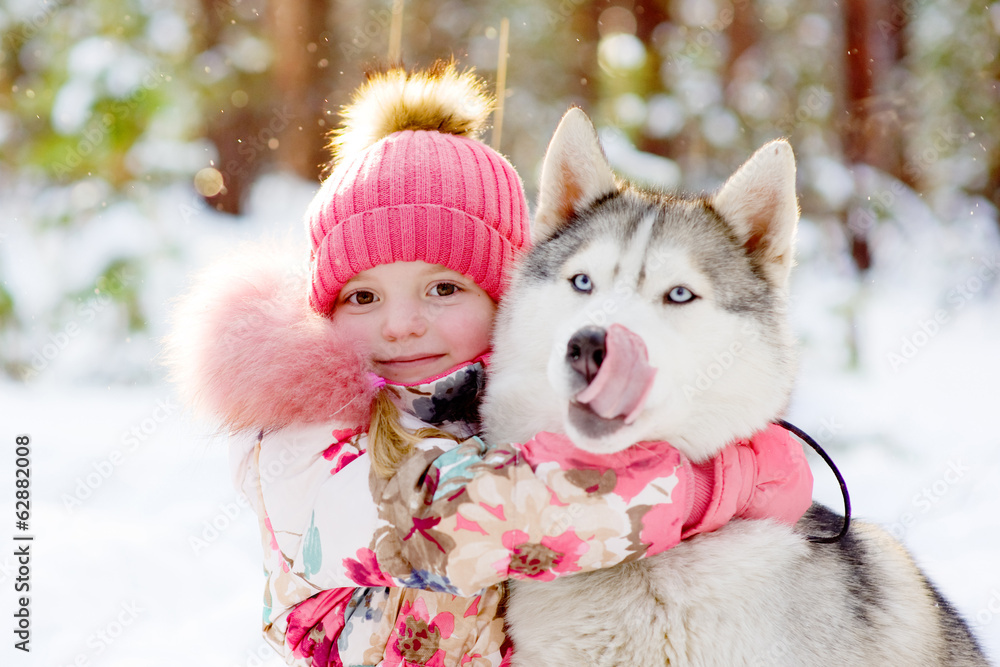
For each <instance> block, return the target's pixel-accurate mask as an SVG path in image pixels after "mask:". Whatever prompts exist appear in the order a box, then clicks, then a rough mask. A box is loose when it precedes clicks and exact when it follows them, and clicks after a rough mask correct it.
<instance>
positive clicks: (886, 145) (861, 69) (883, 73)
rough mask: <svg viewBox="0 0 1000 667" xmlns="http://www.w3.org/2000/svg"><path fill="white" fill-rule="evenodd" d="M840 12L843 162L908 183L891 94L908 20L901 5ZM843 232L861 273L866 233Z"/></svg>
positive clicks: (893, 2) (897, 99)
mask: <svg viewBox="0 0 1000 667" xmlns="http://www.w3.org/2000/svg"><path fill="white" fill-rule="evenodd" d="M843 7H844V30H845V35H844V38H845V47H846V48H845V54H846V56H845V62H844V73H845V90H844V94H845V104H844V107H845V110H846V112H847V120H846V122H845V123H844V125H843V126H842V131H841V138H842V143H843V148H844V156H845V158H846V159H847V161H848V162H849V163H851V164H859V163H863V164H868V165H871V166H873V167H876V168H878V169H880V170H882V171H884V172H886V173H888V174H891V175H893V176H894V177H896V178H898V179H900V180H903V181H905V182H909V181H911V180H912V179H913V175H912V174H908V173H906V171H905V170H904V168H903V167H904V161H905V146H904V144H903V141H904V136H905V133H904V132H903V113H904V110H905V108H906V101H905V100H904V99H902V96H901V95H899V94H898V93H897V92H894V88H895V86H894V81H893V79H894V75H895V72H896V69H897V65H898V64H899V62H900V61H901V60H902V58H903V56H904V41H903V37H904V31H905V29H906V26H907V23H908V21H909V16H908V14H907V13H906V11H905V9H904V4H903V3H902V2H901V0H845V1H844V5H843ZM910 184H911V185H913V183H910ZM848 216H850V213H848ZM867 219H872V216H871V215H869V216H867ZM845 222H846V220H845ZM848 230H849V234H850V239H851V251H852V256H853V257H854V262H855V264H856V265H857V267H858V268H859V269H861V270H862V271H863V270H866V269H867V268H868V267H869V266H870V265H871V252H870V248H869V246H868V234H867V231H868V230H867V227H865V226H859V225H854V226H853V227H850V226H849V227H848Z"/></svg>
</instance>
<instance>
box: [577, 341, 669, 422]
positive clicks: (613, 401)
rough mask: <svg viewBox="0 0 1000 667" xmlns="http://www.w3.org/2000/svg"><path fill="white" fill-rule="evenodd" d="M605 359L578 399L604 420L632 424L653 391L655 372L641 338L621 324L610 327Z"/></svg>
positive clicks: (605, 343)
mask: <svg viewBox="0 0 1000 667" xmlns="http://www.w3.org/2000/svg"><path fill="white" fill-rule="evenodd" d="M604 347H605V356H604V361H603V362H602V363H601V368H600V369H599V370H598V371H597V376H596V377H594V380H593V381H592V382H591V383H590V384H589V385H587V388H586V389H584V390H583V391H581V392H580V393H579V394H577V395H576V401H577V402H578V403H584V404H586V405H587V406H588V407H589V408H590V409H591V410H593V411H594V412H595V413H597V415H599V416H600V417H603V418H604V419H614V418H616V417H624V418H625V423H626V424H631V423H632V422H633V421H634V420H635V418H636V417H638V416H639V411H640V410H642V406H643V404H644V403H645V402H646V397H647V396H648V395H649V391H650V389H652V387H653V377H654V376H655V375H656V369H655V368H653V367H652V366H650V365H649V356H648V354H647V353H646V344H645V343H644V342H643V340H642V338H641V337H640V336H639V335H638V334H635V333H633V332H632V331H630V330H628V329H626V328H625V327H623V326H622V325H620V324H612V325H611V326H610V327H608V333H607V336H606V337H605V342H604Z"/></svg>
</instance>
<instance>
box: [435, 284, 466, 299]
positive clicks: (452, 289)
mask: <svg viewBox="0 0 1000 667" xmlns="http://www.w3.org/2000/svg"><path fill="white" fill-rule="evenodd" d="M460 289H461V288H460V287H459V286H458V285H456V284H455V283H438V284H437V285H434V286H433V287H431V294H433V295H434V296H451V295H452V294H455V293H456V292H458V291H459V290H460Z"/></svg>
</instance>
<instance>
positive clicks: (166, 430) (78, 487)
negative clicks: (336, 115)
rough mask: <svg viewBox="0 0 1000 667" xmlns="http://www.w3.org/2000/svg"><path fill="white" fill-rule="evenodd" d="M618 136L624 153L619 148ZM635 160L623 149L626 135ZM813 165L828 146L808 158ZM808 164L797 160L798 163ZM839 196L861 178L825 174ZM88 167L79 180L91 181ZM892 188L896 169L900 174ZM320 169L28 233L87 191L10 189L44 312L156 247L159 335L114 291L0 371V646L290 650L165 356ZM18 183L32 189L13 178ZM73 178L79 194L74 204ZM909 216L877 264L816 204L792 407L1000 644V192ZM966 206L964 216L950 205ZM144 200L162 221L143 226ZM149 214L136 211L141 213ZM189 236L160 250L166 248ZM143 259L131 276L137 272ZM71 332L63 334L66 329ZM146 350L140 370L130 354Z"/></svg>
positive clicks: (7, 213)
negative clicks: (27, 456) (113, 296)
mask: <svg viewBox="0 0 1000 667" xmlns="http://www.w3.org/2000/svg"><path fill="white" fill-rule="evenodd" d="M612 153H614V151H612ZM613 157H614V159H615V160H616V161H617V162H618V163H619V166H621V167H624V168H626V169H627V168H628V165H627V164H622V161H623V160H625V161H627V160H628V159H629V158H628V155H627V154H624V155H617V154H616V155H614V156H613ZM812 167H815V165H813V166H812ZM810 168H811V166H810V165H800V173H802V174H806V173H808V172H809V170H810ZM823 182H824V183H825V184H826V186H825V187H827V188H828V189H829V190H831V192H830V193H829V194H830V196H836V192H835V191H836V190H837V188H840V189H842V190H849V189H850V187H851V184H850V175H849V174H848V173H846V172H843V173H840V172H836V171H835V172H834V173H832V174H830V173H827V174H826V177H825V178H824V179H823ZM75 187H77V188H86V187H87V184H86V183H83V184H80V185H77V186H75ZM887 187H888V185H887ZM314 191H315V186H314V185H312V184H310V183H306V182H303V181H299V180H296V179H294V178H290V177H285V176H280V175H271V176H269V177H267V178H264V179H262V180H261V181H259V183H258V184H257V185H256V187H255V189H254V192H253V196H252V198H251V201H250V205H249V207H248V213H247V214H246V215H245V216H243V220H241V221H240V222H239V223H236V222H234V221H233V220H232V219H231V218H227V217H225V216H221V215H219V214H216V213H214V212H212V211H210V210H208V209H206V208H205V207H204V206H202V205H199V204H198V203H197V202H198V199H197V197H195V195H194V194H193V192H192V191H190V190H189V189H187V188H185V187H183V186H176V187H173V188H165V189H163V190H159V191H151V192H150V193H148V196H147V197H146V198H145V200H144V205H143V206H141V207H139V206H137V205H135V204H129V203H118V204H114V205H112V206H109V207H108V209H107V210H106V211H104V212H103V213H102V214H101V215H99V216H98V217H97V218H96V221H95V224H92V225H89V226H88V227H87V228H86V230H85V231H80V232H73V231H70V232H66V231H65V230H63V231H53V232H51V233H48V234H42V235H41V236H40V237H39V236H37V235H32V234H30V233H29V224H30V221H31V220H32V214H33V211H35V210H37V207H39V206H48V207H51V206H58V205H65V206H70V205H71V200H72V198H73V197H74V196H76V197H80V196H83V195H84V194H87V193H86V192H84V193H82V194H81V192H80V191H79V190H77V191H75V192H74V191H72V190H70V191H69V192H66V191H64V190H58V189H46V188H44V187H40V188H38V189H36V190H34V191H30V192H28V193H25V192H21V193H20V196H12V193H11V192H10V191H9V188H8V191H7V192H6V193H5V196H4V197H2V198H0V219H2V220H3V221H4V223H3V224H4V227H3V241H4V242H3V243H2V244H0V252H2V253H3V256H2V261H3V262H5V263H8V265H9V266H13V267H14V272H13V276H14V279H13V281H8V285H7V288H8V289H9V290H11V291H13V292H15V293H17V294H18V295H19V296H24V295H30V296H31V299H30V300H29V299H25V300H22V303H34V304H36V305H37V307H38V308H39V310H40V312H41V310H42V309H44V307H45V304H46V303H47V302H48V301H49V300H51V299H54V298H56V295H58V294H62V293H65V292H67V291H71V289H74V288H77V287H79V286H78V285H76V284H75V282H78V281H80V280H82V279H81V278H80V277H79V276H90V275H93V274H92V273H88V272H87V271H85V270H83V269H82V268H81V265H84V264H92V265H96V266H101V265H104V264H106V262H107V260H108V259H109V258H111V257H114V256H116V253H120V252H123V251H125V250H127V251H129V252H131V253H132V254H139V255H142V254H145V255H146V256H147V257H148V258H149V268H148V269H147V270H146V272H145V273H144V274H143V276H142V278H141V281H142V286H143V289H142V290H141V295H142V298H143V299H144V306H145V309H146V312H148V313H150V314H151V316H152V321H151V322H150V332H149V333H148V334H147V333H144V334H142V335H137V336H136V337H135V338H131V339H121V338H120V337H117V338H112V337H109V336H108V335H107V333H106V331H108V330H117V329H115V328H114V327H112V326H111V325H110V323H109V322H110V319H109V318H113V317H118V316H120V315H118V314H116V312H115V309H114V308H111V307H102V301H101V300H100V298H99V297H100V294H97V295H95V298H94V299H93V300H91V301H89V302H87V303H89V305H90V307H92V308H93V309H94V310H95V311H96V312H95V313H90V312H85V311H84V310H81V311H80V312H79V313H78V317H77V318H76V319H73V320H71V322H70V323H75V325H76V326H74V327H70V326H69V324H70V323H67V324H66V325H65V326H64V327H63V328H62V329H59V330H57V331H55V332H46V333H45V334H44V335H41V334H40V335H39V336H38V337H37V338H36V341H37V342H36V345H35V349H34V350H32V351H33V352H38V353H40V354H41V355H42V356H41V357H40V358H36V362H37V366H38V367H39V368H40V371H41V372H39V373H38V374H37V377H36V378H35V379H34V380H32V381H30V382H28V383H26V384H15V383H13V382H9V381H8V382H6V383H0V417H2V418H0V442H2V443H3V449H2V451H4V452H6V453H5V454H3V455H2V456H0V485H2V486H5V487H6V488H7V489H9V490H8V491H6V492H4V495H5V496H6V497H7V500H5V501H4V503H3V505H2V507H8V508H10V509H9V510H8V511H7V522H8V523H7V525H8V529H7V530H6V531H4V532H5V533H6V534H7V537H5V538H4V539H5V540H6V541H7V544H8V547H7V548H4V549H3V550H2V552H0V610H3V613H4V615H5V617H6V618H7V623H6V624H4V625H5V627H11V626H12V624H11V616H10V614H11V613H12V610H13V609H15V602H14V599H13V596H14V593H13V589H14V583H15V578H16V576H17V564H16V562H15V559H14V557H13V540H12V537H13V535H14V534H15V533H16V532H17V531H15V530H14V526H13V524H14V517H13V507H12V504H11V503H10V499H11V497H12V495H13V480H14V472H13V468H14V454H13V450H14V441H15V437H16V435H19V434H27V435H29V436H30V438H31V447H32V456H31V475H32V477H31V481H32V486H31V493H32V518H31V526H30V533H31V534H32V535H34V537H35V539H34V541H33V542H32V543H31V553H32V559H31V602H30V609H31V613H32V616H31V619H32V641H31V653H30V655H28V656H26V655H24V654H22V653H20V652H18V651H15V650H14V649H13V648H12V645H13V643H14V637H13V635H12V634H11V632H10V631H6V632H7V634H6V638H5V640H4V641H3V655H4V658H3V659H2V660H0V663H2V664H4V665H9V664H17V665H20V664H30V665H39V666H42V665H44V666H46V667H64V666H69V665H74V666H88V665H101V666H116V665H121V666H128V667H142V666H145V665H155V666H163V665H225V666H227V667H229V666H232V667H237V666H240V667H251V666H257V665H277V664H279V661H278V660H277V659H275V658H274V657H273V655H272V654H271V652H270V650H269V649H268V648H267V646H266V645H265V644H264V642H263V640H262V639H261V638H260V637H259V625H260V623H259V621H260V615H261V591H262V583H263V576H262V569H261V565H260V558H259V553H260V546H259V544H258V541H257V530H256V524H255V520H254V517H253V515H252V512H251V511H250V510H249V509H247V508H246V506H245V505H243V504H242V503H241V502H240V501H239V500H238V498H237V496H236V494H235V492H234V490H233V488H232V486H231V483H230V479H229V476H228V466H227V458H226V445H225V441H224V438H221V437H219V436H217V435H213V434H212V429H211V426H210V425H207V424H201V423H195V422H193V421H192V420H191V419H190V417H189V415H187V414H186V413H185V412H184V411H183V410H182V409H181V407H180V406H179V404H178V402H177V400H176V399H175V398H174V397H173V394H172V390H171V388H170V387H169V386H168V385H167V384H166V383H165V382H164V381H163V379H162V374H161V372H160V371H159V370H157V369H156V367H155V360H154V356H155V355H156V354H157V353H158V343H157V339H158V337H159V336H161V335H162V334H163V333H164V331H165V328H166V312H167V310H168V302H169V300H170V299H171V298H173V297H174V296H176V295H177V294H179V293H180V292H181V291H182V290H183V288H184V282H185V279H186V278H185V277H186V275H188V274H189V272H190V271H192V270H194V269H195V268H197V267H199V266H203V265H205V264H207V263H209V262H211V261H212V259H213V258H215V257H218V256H219V255H220V254H221V253H223V252H226V251H228V250H229V249H231V248H233V247H235V246H236V245H237V244H238V243H240V242H241V241H243V240H260V239H262V238H268V237H273V238H277V239H295V240H299V241H301V240H302V227H301V222H300V221H301V216H302V212H303V211H304V209H305V206H306V203H307V201H308V200H309V198H310V197H311V195H312V194H313V192H314ZM13 194H17V193H13ZM60 198H63V199H65V202H64V203H62V204H60V203H59V201H60ZM895 199H896V201H894V202H893V209H894V211H895V212H896V214H897V216H899V217H901V218H905V219H906V225H905V229H904V228H903V226H902V225H899V224H895V223H892V222H888V223H886V224H883V225H881V226H880V227H879V228H878V229H877V230H875V236H874V238H873V248H874V250H875V264H874V268H873V269H872V270H871V271H870V272H869V273H868V274H867V275H866V277H865V279H864V281H863V282H862V281H859V280H858V278H857V276H856V275H855V273H854V272H853V270H852V269H851V268H850V262H849V261H848V258H847V256H846V254H845V249H844V247H843V240H842V235H841V233H840V232H839V228H838V227H837V226H836V225H835V224H833V223H828V222H822V221H816V220H810V219H804V220H803V221H802V223H801V226H800V232H799V251H798V262H799V266H798V267H797V268H796V269H795V273H794V285H793V294H792V303H793V307H792V312H791V317H792V320H793V323H794V327H795V330H796V332H797V334H798V336H799V339H800V342H801V348H802V357H801V368H800V372H799V382H798V388H797V391H796V393H795V399H794V402H793V405H792V406H791V412H790V415H789V419H790V420H791V421H792V422H793V423H795V424H798V425H799V426H801V427H802V428H804V429H805V430H807V431H808V432H810V433H812V435H813V436H814V437H816V438H817V439H818V440H820V442H821V443H822V444H824V445H825V446H826V447H827V448H828V450H829V452H830V453H831V454H832V456H833V457H834V458H835V460H836V461H837V463H838V464H839V465H840V467H841V470H842V471H843V474H844V476H845V477H846V479H847V482H848V484H849V487H850V491H851V496H852V501H853V504H854V511H855V515H856V516H857V517H863V518H866V519H870V520H874V521H878V522H880V523H882V524H884V525H885V526H887V527H889V529H890V530H891V531H892V532H893V533H894V534H895V535H897V536H898V537H899V538H900V539H901V540H902V541H903V542H904V543H905V544H906V546H907V547H908V548H909V549H911V550H912V552H913V554H914V556H915V558H916V559H917V561H918V562H919V564H920V565H921V566H922V567H923V568H924V569H925V571H926V572H927V573H928V575H929V576H930V578H931V579H932V580H933V581H934V582H936V584H937V585H938V586H939V587H940V589H941V590H942V591H943V592H944V594H945V595H946V596H947V597H948V598H950V599H951V600H952V601H953V602H954V603H955V605H956V606H957V607H958V609H959V610H960V611H961V612H962V614H964V616H965V617H966V618H967V619H968V620H969V622H970V623H971V624H972V625H973V627H974V628H975V631H976V633H977V634H978V636H979V637H980V639H981V641H982V643H983V644H984V645H985V647H986V649H987V651H988V652H989V654H990V655H991V657H992V659H993V660H994V661H995V660H998V659H1000V567H998V563H1000V518H998V512H997V509H998V501H997V495H998V489H1000V465H998V463H1000V434H998V432H997V428H996V423H995V418H996V414H997V411H998V398H1000V392H998V390H997V378H998V377H1000V352H998V338H1000V333H998V332H1000V307H998V306H1000V289H998V272H1000V266H998V262H1000V239H998V233H997V230H998V227H997V221H996V219H995V215H996V214H995V211H994V210H993V209H992V208H991V207H989V206H987V205H986V204H984V203H982V202H980V201H977V200H973V199H968V198H964V197H962V196H960V195H954V196H953V198H952V200H950V201H948V202H945V203H944V204H939V210H945V211H946V212H950V213H947V215H946V216H942V215H941V214H933V213H931V212H930V210H929V208H928V207H927V206H926V205H925V204H924V203H923V202H922V200H920V199H918V198H916V197H914V196H912V195H907V194H906V193H904V192H902V191H900V192H899V193H898V196H896V197H895ZM942 218H947V222H942ZM137 219H141V220H142V222H143V224H141V225H136V224H134V223H135V221H136V220H137ZM137 229H138V230H139V231H136V230H137ZM168 246H170V247H176V248H180V249H181V250H180V251H179V252H176V251H172V252H171V253H169V254H164V253H158V252H157V251H156V248H160V247H168ZM125 279H128V278H127V277H126V278H125ZM60 334H62V336H60ZM136 365H138V366H139V367H143V368H146V369H148V370H147V374H146V375H144V376H142V377H137V378H136V379H135V381H134V382H132V383H131V384H124V385H123V384H122V383H110V382H105V381H103V380H102V379H101V376H100V373H97V374H96V376H95V373H94V371H93V369H94V368H98V369H101V368H103V369H105V371H106V372H107V374H108V376H114V375H115V374H116V372H119V371H120V368H119V367H121V368H132V367H134V366H136ZM81 378H86V380H84V379H81ZM813 462H814V474H815V477H816V479H817V485H816V493H815V495H816V497H817V498H818V499H820V500H823V501H824V502H826V503H828V504H830V505H831V506H833V507H835V508H839V507H840V506H841V505H840V502H841V501H840V497H839V492H838V489H837V486H836V483H835V481H834V479H833V477H832V475H831V474H830V473H829V472H828V471H827V470H826V469H825V467H824V466H823V465H822V463H821V462H820V461H819V460H818V459H814V461H813Z"/></svg>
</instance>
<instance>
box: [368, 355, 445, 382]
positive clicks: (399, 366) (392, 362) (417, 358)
mask: <svg viewBox="0 0 1000 667" xmlns="http://www.w3.org/2000/svg"><path fill="white" fill-rule="evenodd" d="M444 356H445V355H443V354H414V355H408V356H404V357H393V358H392V359H382V360H378V359H377V360H376V361H375V363H376V364H377V365H378V366H380V367H381V368H382V369H383V375H386V376H387V377H388V375H389V374H391V373H409V372H412V371H416V370H419V369H422V368H424V367H426V366H431V365H434V364H436V363H438V362H439V361H440V360H441V359H442V358H443V357H444ZM384 371H389V372H390V373H385V372H384Z"/></svg>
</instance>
